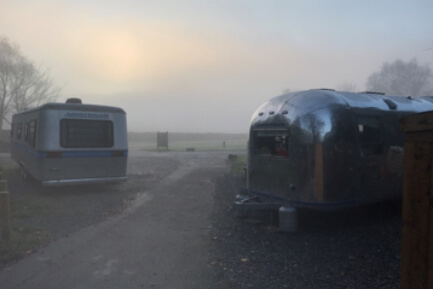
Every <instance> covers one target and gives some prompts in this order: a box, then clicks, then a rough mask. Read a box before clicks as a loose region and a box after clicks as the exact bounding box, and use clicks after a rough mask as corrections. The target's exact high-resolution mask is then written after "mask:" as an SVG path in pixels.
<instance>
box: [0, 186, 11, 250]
mask: <svg viewBox="0 0 433 289" xmlns="http://www.w3.org/2000/svg"><path fill="white" fill-rule="evenodd" d="M0 228H1V237H2V240H3V241H5V242H9V241H10V239H11V226H10V202H9V192H8V191H7V181H5V180H1V181H0Z"/></svg>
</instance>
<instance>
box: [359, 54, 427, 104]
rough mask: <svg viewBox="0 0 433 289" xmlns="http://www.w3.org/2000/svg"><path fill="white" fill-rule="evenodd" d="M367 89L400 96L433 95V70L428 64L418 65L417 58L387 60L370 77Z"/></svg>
mask: <svg viewBox="0 0 433 289" xmlns="http://www.w3.org/2000/svg"><path fill="white" fill-rule="evenodd" d="M367 90H369V91H378V92H384V93H386V94H389V95H399V96H409V95H410V96H424V95H432V94H433V75H432V71H431V69H430V67H429V66H428V65H424V66H420V65H418V63H417V61H416V59H413V60H411V61H409V62H404V61H402V60H396V61H394V62H393V63H388V62H385V63H384V64H383V65H382V69H381V71H379V72H375V73H373V74H372V75H370V77H369V78H368V80H367Z"/></svg>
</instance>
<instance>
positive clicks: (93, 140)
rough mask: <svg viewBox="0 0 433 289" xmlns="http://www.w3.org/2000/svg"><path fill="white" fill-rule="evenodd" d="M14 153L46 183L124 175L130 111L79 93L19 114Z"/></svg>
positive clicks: (26, 171) (24, 167)
mask: <svg viewBox="0 0 433 289" xmlns="http://www.w3.org/2000/svg"><path fill="white" fill-rule="evenodd" d="M11 157H12V159H13V160H15V161H16V162H17V163H18V164H19V165H20V166H21V169H22V174H23V177H27V175H28V174H29V175H31V176H32V177H33V178H35V179H36V180H38V181H40V182H41V183H42V185H45V186H51V185H61V184H80V183H99V182H112V181H124V180H126V165H127V158H128V140H127V128H126V113H125V111H124V110H123V109H121V108H118V107H110V106H101V105H90V104H82V103H81V100H80V99H76V98H73V99H68V100H67V101H66V103H47V104H44V105H42V106H40V107H37V108H34V109H30V110H27V111H25V112H21V113H17V114H14V115H13V116H12V127H11Z"/></svg>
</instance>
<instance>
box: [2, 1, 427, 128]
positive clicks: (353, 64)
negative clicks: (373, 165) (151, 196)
mask: <svg viewBox="0 0 433 289" xmlns="http://www.w3.org/2000/svg"><path fill="white" fill-rule="evenodd" d="M89 2H90V1H78V0H74V1H72V0H63V1H59V0H56V1H54V0H43V1H30V0H28V1H27V0H18V1H5V0H0V7H1V8H0V36H6V37H8V38H9V39H10V40H11V41H12V42H14V43H16V44H18V45H19V46H20V48H21V52H22V53H23V54H24V55H26V56H27V57H28V58H29V59H30V60H32V61H33V62H34V63H35V64H37V65H40V66H41V67H42V68H49V71H50V75H51V77H52V79H53V81H54V82H56V83H57V84H58V85H59V86H61V87H62V93H61V96H60V97H59V99H58V100H59V101H61V102H63V101H64V100H65V99H66V98H68V97H80V98H82V99H83V102H85V103H96V104H106V105H116V106H121V107H122V108H124V109H125V110H126V112H127V114H128V128H129V130H130V131H157V130H159V131H166V130H168V131H176V132H232V133H245V132H246V131H247V128H248V123H249V120H250V116H251V114H252V113H253V112H254V111H255V109H256V108H257V107H258V106H259V105H261V104H262V103H263V102H264V101H266V100H268V99H269V98H271V97H274V96H277V95H279V94H282V92H283V90H285V89H290V90H292V91H295V90H301V89H310V88H338V86H339V85H342V84H343V83H351V84H354V85H355V86H356V88H357V90H359V91H362V90H365V83H366V80H367V78H368V76H369V75H370V74H371V73H373V72H375V71H378V70H380V67H381V65H382V63H383V62H384V61H388V62H392V61H394V60H396V59H402V60H404V61H409V60H411V59H413V58H416V59H417V60H418V63H419V64H421V65H424V64H429V65H431V64H432V60H433V50H427V49H428V48H431V47H433V36H432V34H431V31H433V18H432V17H431V11H433V2H432V1H428V0H425V1H396V0H394V1H388V0H386V1H343V0H341V1H337V0H334V1H320V2H319V1H302V3H301V1H284V0H281V1H258V0H238V1H236V0H235V1H233V0H230V1H229V0H219V1H211V0H202V1H199V0H196V1H193V0H188V1H175V0H170V1H169V0H162V1H161V0H160V1H139V0H124V1H114V0H112V1H102V0H99V1H91V3H89Z"/></svg>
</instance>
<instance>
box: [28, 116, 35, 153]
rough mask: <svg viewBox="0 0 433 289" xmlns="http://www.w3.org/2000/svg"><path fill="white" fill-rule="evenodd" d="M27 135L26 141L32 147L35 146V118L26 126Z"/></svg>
mask: <svg viewBox="0 0 433 289" xmlns="http://www.w3.org/2000/svg"><path fill="white" fill-rule="evenodd" d="M28 131H29V132H28V135H27V143H28V144H29V145H31V146H32V147H35V144H36V120H31V121H30V122H29V127H28Z"/></svg>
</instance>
